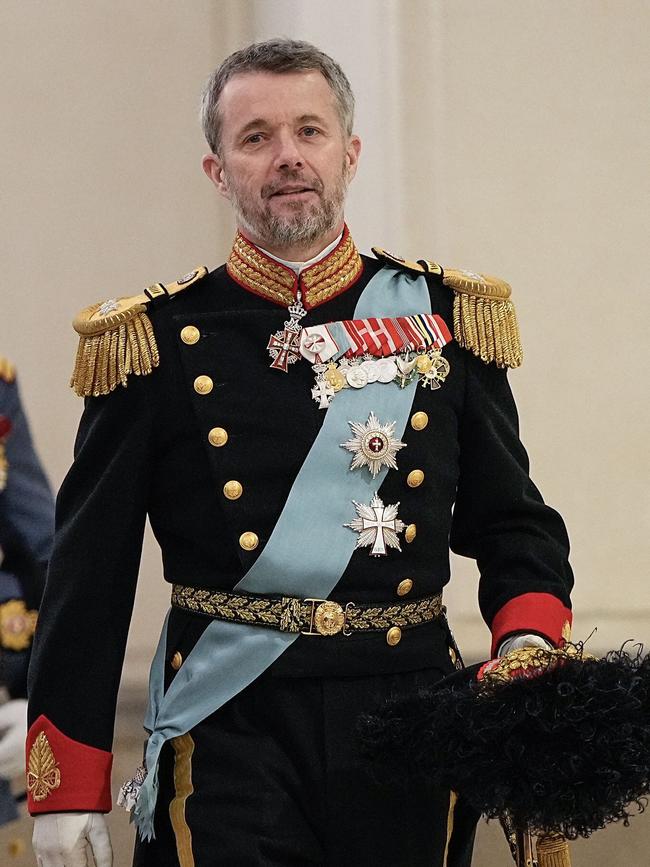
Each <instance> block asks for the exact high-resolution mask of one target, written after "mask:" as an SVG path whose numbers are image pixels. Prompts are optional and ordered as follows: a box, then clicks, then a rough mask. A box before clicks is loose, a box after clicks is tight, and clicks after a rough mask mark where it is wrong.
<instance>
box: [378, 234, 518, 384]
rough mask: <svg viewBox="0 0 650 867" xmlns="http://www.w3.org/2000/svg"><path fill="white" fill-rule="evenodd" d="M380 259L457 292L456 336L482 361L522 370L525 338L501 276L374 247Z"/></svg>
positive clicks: (455, 295)
mask: <svg viewBox="0 0 650 867" xmlns="http://www.w3.org/2000/svg"><path fill="white" fill-rule="evenodd" d="M372 252H373V253H374V254H375V256H376V257H377V259H379V260H380V261H381V262H383V263H384V264H385V265H387V266H388V267H393V268H398V269H402V270H406V271H409V272H410V273H412V274H415V275H422V276H425V277H427V278H428V279H430V278H431V277H433V279H434V280H435V282H436V284H437V285H441V286H443V287H446V289H447V291H449V290H450V291H451V293H453V324H454V337H455V338H456V340H457V341H458V344H459V345H460V346H462V347H464V348H465V349H469V350H470V351H471V352H472V353H473V354H474V355H476V356H478V357H479V358H480V359H481V360H482V361H485V362H494V363H495V364H496V365H497V366H498V367H519V365H520V364H521V361H522V348H521V339H520V336H519V326H518V323H517V316H516V313H515V308H514V305H513V303H512V299H511V295H512V290H511V288H510V285H509V284H508V283H507V282H506V281H505V280H502V279H501V278H500V277H493V276H491V275H489V274H482V273H478V272H476V271H468V270H462V269H457V268H448V267H443V266H442V265H440V264H439V263H438V262H434V261H432V260H430V259H418V260H417V261H412V260H410V259H405V258H403V257H402V256H398V255H396V254H395V253H389V252H388V251H387V250H384V249H383V248H382V247H373V248H372Z"/></svg>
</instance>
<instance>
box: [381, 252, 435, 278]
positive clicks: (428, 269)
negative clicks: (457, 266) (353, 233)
mask: <svg viewBox="0 0 650 867" xmlns="http://www.w3.org/2000/svg"><path fill="white" fill-rule="evenodd" d="M370 249H371V250H372V252H373V253H374V254H375V256H376V257H377V258H378V259H380V260H382V261H383V262H388V263H389V264H390V265H395V266H397V267H398V268H405V269H406V270H407V271H413V272H414V273H415V274H438V275H439V276H441V275H442V268H441V267H440V265H438V263H437V262H430V261H429V260H428V259H418V261H417V262H410V261H409V260H408V259H403V258H402V257H401V256H396V255H395V254H394V253H389V252H388V250H384V249H382V248H381V247H371V248H370Z"/></svg>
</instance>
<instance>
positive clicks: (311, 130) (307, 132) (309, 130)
mask: <svg viewBox="0 0 650 867" xmlns="http://www.w3.org/2000/svg"><path fill="white" fill-rule="evenodd" d="M302 134H303V135H304V136H307V138H313V137H314V136H315V135H318V130H317V129H316V128H315V127H313V126H306V127H305V128H304V129H303V131H302Z"/></svg>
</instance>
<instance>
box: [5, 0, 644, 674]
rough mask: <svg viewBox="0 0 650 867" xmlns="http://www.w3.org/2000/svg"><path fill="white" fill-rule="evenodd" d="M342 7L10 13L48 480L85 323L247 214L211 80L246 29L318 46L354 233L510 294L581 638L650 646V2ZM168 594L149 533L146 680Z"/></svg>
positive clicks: (9, 4)
mask: <svg viewBox="0 0 650 867" xmlns="http://www.w3.org/2000/svg"><path fill="white" fill-rule="evenodd" d="M326 6H327V10H328V15H327V20H325V21H323V20H322V18H323V16H322V10H323V8H324V6H323V4H322V3H321V2H316V0H314V2H307V0H303V2H296V0H294V2H291V0H275V2H272V3H271V2H262V0H260V2H252V0H251V2H243V0H232V2H230V0H228V2H225V0H224V2H208V0H194V2H192V3H178V2H175V0H160V2H155V0H138V2H137V3H131V2H126V0H121V2H115V0H110V2H109V0H94V2H92V3H85V2H80V0H67V2H66V3H59V4H51V3H48V2H46V0H41V2H38V0H4V3H2V4H1V5H0V29H1V31H2V32H3V33H4V34H10V36H11V38H10V39H8V40H7V39H6V40H5V45H4V47H3V52H2V54H1V55H0V88H1V92H2V105H3V129H4V132H5V135H4V136H3V137H2V144H1V145H0V147H2V226H1V231H0V244H1V245H2V261H3V269H2V278H3V282H2V319H1V320H0V352H1V353H4V354H7V355H9V356H10V357H11V358H12V359H13V360H15V361H16V362H17V363H18V365H19V369H20V375H21V380H22V384H23V389H24V392H25V398H26V402H27V404H28V407H29V410H30V414H31V418H32V422H33V426H34V430H35V434H36V439H37V443H38V446H39V448H40V450H41V453H42V455H43V458H44V460H45V463H46V466H47V468H48V471H49V474H50V477H51V478H52V481H53V482H54V483H55V484H58V483H59V482H60V481H61V479H62V477H63V474H64V472H65V470H66V468H67V465H68V463H69V460H70V455H71V446H72V439H73V436H74V431H75V428H76V423H77V419H78V414H79V412H80V408H81V407H80V402H79V400H78V399H77V398H75V397H74V396H73V395H72V393H71V392H70V391H69V390H68V389H67V386H66V381H67V378H68V376H69V371H70V366H71V362H72V356H73V353H74V348H75V339H74V335H73V333H72V331H71V329H70V327H69V320H70V318H71V316H72V314H73V313H74V312H75V311H76V309H78V308H80V307H82V306H85V305H86V304H88V303H90V302H92V301H95V300H100V299H101V298H103V297H107V296H110V295H113V294H129V293H130V292H134V291H138V290H139V289H140V288H141V287H142V286H144V285H146V284H148V283H150V282H153V281H156V280H171V279H174V278H175V277H176V276H178V275H179V274H181V273H183V272H185V271H187V270H188V269H189V268H190V267H192V266H193V265H194V264H196V263H199V262H204V263H205V264H207V265H209V266H214V265H216V264H218V263H219V262H220V261H222V259H223V256H224V254H225V252H226V250H227V244H228V240H229V238H230V236H231V231H232V224H231V220H230V215H229V214H228V212H227V210H226V209H225V207H224V206H223V205H222V204H221V203H216V202H215V200H214V197H213V194H212V192H211V189H210V187H209V186H208V184H207V182H206V181H205V179H204V178H203V176H202V173H201V171H200V167H199V160H200V156H201V154H202V152H203V147H204V146H203V142H202V138H201V135H200V132H199V128H198V124H197V123H196V107H197V95H198V92H199V90H200V87H201V84H202V82H203V79H204V78H205V77H206V75H207V74H208V73H209V71H210V70H211V68H212V67H213V66H214V65H215V64H216V63H218V62H219V61H220V60H221V59H222V58H223V56H225V54H227V53H229V52H230V51H231V50H233V49H234V48H236V47H238V46H239V45H241V44H243V43H244V42H246V41H248V40H249V39H252V38H265V37H267V36H270V35H277V34H286V35H290V36H299V37H303V38H307V39H310V40H312V41H314V42H316V43H317V44H319V45H320V46H321V47H323V48H324V49H325V50H327V51H329V52H330V53H332V54H333V55H334V56H335V57H336V58H337V59H338V60H340V61H341V63H342V64H343V65H344V67H345V68H346V70H347V71H348V73H349V75H350V78H351V80H352V84H353V86H354V88H355V90H356V93H357V98H358V103H359V111H358V129H359V132H360V133H361V135H362V137H363V138H364V143H365V147H364V154H363V162H362V166H361V170H360V174H359V176H358V178H357V180H356V181H355V184H354V187H353V189H352V194H351V201H350V206H349V209H348V217H349V222H350V224H351V226H352V229H353V231H354V234H355V237H356V238H357V241H358V243H360V245H361V246H362V247H363V248H364V249H366V250H367V249H368V248H369V246H370V245H371V244H380V245H382V246H386V247H388V248H389V249H393V250H395V251H397V252H400V253H402V254H404V255H406V256H408V257H410V258H421V257H426V258H432V259H437V260H439V261H440V262H442V263H443V265H444V264H446V265H453V266H458V267H466V268H470V269H474V270H484V271H486V272H488V273H490V272H491V273H495V274H499V275H502V276H504V277H506V278H507V279H508V280H510V282H512V284H513V285H514V288H515V293H516V294H515V298H516V302H517V306H518V310H519V314H520V320H521V327H522V332H523V336H524V340H525V350H526V361H525V365H524V367H523V368H522V369H521V370H520V371H517V372H515V373H514V374H513V375H512V376H511V381H512V383H513V387H514V389H515V391H516V394H517V398H518V402H519V406H520V410H521V415H522V418H523V432H524V438H525V441H526V443H527V445H528V447H529V451H530V453H531V458H532V466H533V474H534V477H535V478H536V480H537V481H538V482H539V484H540V487H541V488H542V490H543V492H544V494H545V496H546V498H547V499H548V500H549V501H550V502H552V503H553V504H555V505H557V506H558V507H559V508H560V510H561V511H562V512H563V514H564V515H565V517H566V520H567V523H568V525H569V528H570V531H571V537H572V542H573V552H574V553H573V563H574V566H575V569H576V572H577V576H578V582H579V583H578V589H577V590H576V594H575V602H576V607H577V618H576V630H575V635H576V637H578V638H582V637H586V635H587V634H588V633H589V632H590V631H591V629H592V627H593V626H594V625H598V627H599V632H598V634H597V636H596V637H595V639H594V646H595V647H596V648H603V649H604V648H606V647H609V646H614V645H617V644H619V643H620V642H621V641H623V640H624V639H625V638H628V637H634V638H638V639H648V638H649V637H650V635H649V633H650V628H649V625H648V615H649V614H650V590H649V589H648V586H647V576H648V565H649V563H648V561H649V559H650V558H649V556H648V553H649V552H648V541H647V540H648V523H649V521H648V518H649V511H650V510H649V502H648V494H647V490H648V486H647V482H648V478H647V475H648V474H647V463H648V461H647V449H646V445H645V440H646V435H647V430H648V401H647V397H646V395H647V385H646V377H647V370H648V353H647V343H648V341H647V336H646V327H647V326H646V323H647V321H648V302H647V300H646V297H647V294H646V293H647V290H646V285H645V284H646V282H647V279H645V278H646V272H647V262H646V260H647V246H648V244H647V239H648V236H649V231H648V230H649V228H650V227H649V225H648V222H649V216H648V215H649V213H650V210H649V205H650V201H649V199H650V196H649V182H648V171H647V142H648V141H649V140H650V116H649V115H648V100H647V94H648V92H650V67H649V66H648V64H647V60H646V45H645V44H644V40H645V35H646V34H647V33H648V31H649V28H650V6H649V5H648V3H646V2H634V0H618V2H616V3H613V2H606V0H568V2H559V0H558V2H554V0H547V2H537V0H453V2H451V0H449V2H422V0H403V2H380V0H376V2H372V0H356V2H354V3H351V2H349V0H345V2H343V0H329V2H328V3H327V4H326ZM316 12H319V13H320V14H315V13H316ZM644 326H646V327H644ZM456 569H457V575H456V581H455V582H454V584H453V586H452V588H451V590H450V592H449V594H448V601H449V605H450V610H451V615H452V621H453V622H454V623H455V625H456V629H457V632H458V633H459V635H460V638H461V640H462V642H463V643H464V644H465V646H466V647H467V648H468V649H469V653H470V654H471V655H476V656H479V655H484V654H485V652H486V648H487V633H486V631H485V628H484V627H483V626H482V625H481V623H480V620H479V618H478V615H477V612H476V602H475V595H476V594H475V573H474V569H473V566H472V565H471V564H467V563H464V562H458V563H456ZM165 606H166V589H165V588H164V587H163V585H162V582H161V581H160V578H159V569H158V559H157V554H156V552H155V550H154V548H153V546H152V545H151V544H149V545H148V547H147V552H146V556H145V560H144V564H143V574H142V580H141V585H140V591H139V595H138V607H137V611H136V619H135V628H134V630H133V634H132V637H131V654H130V660H131V667H130V669H129V670H128V672H127V676H128V677H130V678H132V679H139V678H142V677H143V676H144V660H145V659H146V658H147V657H148V655H149V652H150V648H151V645H152V643H153V641H154V640H155V636H154V634H153V633H154V632H156V631H157V626H155V628H154V626H153V624H155V623H157V621H158V620H159V614H161V613H162V611H163V610H164V608H165Z"/></svg>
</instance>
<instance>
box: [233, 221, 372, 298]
mask: <svg viewBox="0 0 650 867" xmlns="http://www.w3.org/2000/svg"><path fill="white" fill-rule="evenodd" d="M226 268H227V271H228V273H229V274H230V276H231V277H232V279H233V280H234V281H235V282H236V283H239V285H240V286H243V287H244V289H247V290H248V291H249V292H253V293H255V294H256V295H261V296H262V297H263V298H267V299H268V300H269V301H273V302H275V303H276V304H281V305H282V306H283V307H288V306H289V304H292V303H293V301H294V300H295V298H296V294H297V291H298V289H300V291H301V293H302V303H303V304H304V306H305V308H306V309H307V310H309V309H310V308H311V307H317V306H318V305H319V304H322V303H323V302H325V301H329V300H330V299H331V298H334V296H335V295H339V294H340V293H341V292H344V291H345V290H346V289H349V288H350V286H352V284H353V283H355V282H356V281H357V280H358V279H359V277H360V275H361V272H362V271H363V261H362V259H361V256H360V255H359V251H358V250H357V248H356V245H355V243H354V241H353V240H352V236H351V235H350V230H349V229H348V227H347V226H344V227H343V234H342V236H341V238H340V240H339V242H338V243H337V244H336V245H335V246H334V248H333V249H332V250H330V251H329V252H328V253H326V255H325V256H323V257H322V258H320V259H318V261H317V262H315V263H314V264H307V267H305V268H303V270H301V271H300V274H299V275H297V274H296V272H295V271H294V270H293V269H292V268H290V267H288V266H287V265H285V264H283V263H282V262H278V261H277V259H272V258H271V257H270V256H268V255H267V254H266V253H264V252H263V251H262V250H260V249H259V247H256V246H255V245H254V244H252V243H251V242H250V241H249V240H248V239H247V238H245V237H244V236H243V235H242V234H241V232H237V235H236V236H235V241H234V243H233V246H232V250H231V251H230V256H229V258H228V262H227V264H226Z"/></svg>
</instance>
